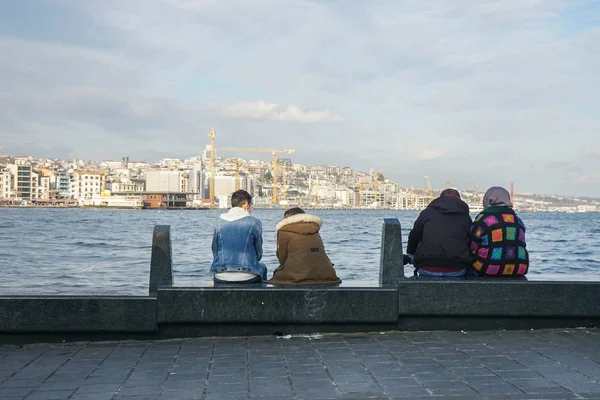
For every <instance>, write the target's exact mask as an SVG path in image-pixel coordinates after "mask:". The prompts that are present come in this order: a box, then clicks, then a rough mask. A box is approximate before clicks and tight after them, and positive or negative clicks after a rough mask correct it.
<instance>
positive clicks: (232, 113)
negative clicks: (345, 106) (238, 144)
mask: <svg viewBox="0 0 600 400" xmlns="http://www.w3.org/2000/svg"><path fill="white" fill-rule="evenodd" d="M278 108H279V107H278V106H277V104H275V103H266V102H264V101H254V102H250V101H249V102H240V103H234V104H230V105H227V106H224V107H222V108H221V113H222V114H223V115H224V116H226V117H231V118H247V119H270V120H275V121H284V122H303V123H313V122H323V121H341V120H342V117H340V116H339V115H335V114H332V113H331V112H329V110H323V111H303V110H302V109H301V108H300V107H298V106H295V105H290V106H288V107H287V108H286V109H285V110H282V111H278Z"/></svg>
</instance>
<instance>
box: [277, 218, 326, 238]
mask: <svg viewBox="0 0 600 400" xmlns="http://www.w3.org/2000/svg"><path fill="white" fill-rule="evenodd" d="M322 223H323V221H322V220H321V218H319V217H317V216H316V215H311V214H296V215H292V216H291V217H287V218H284V219H283V220H281V221H279V223H278V224H277V225H276V226H275V229H276V230H277V231H278V232H279V231H280V230H282V231H288V232H294V233H303V234H313V233H317V232H319V229H321V225H322Z"/></svg>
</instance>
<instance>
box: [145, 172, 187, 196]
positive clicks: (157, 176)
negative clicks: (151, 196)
mask: <svg viewBox="0 0 600 400" xmlns="http://www.w3.org/2000/svg"><path fill="white" fill-rule="evenodd" d="M187 175H188V174H187V172H184V171H172V170H159V169H151V170H148V172H147V173H146V192H165V193H167V192H168V193H182V192H187V191H188V179H187Z"/></svg>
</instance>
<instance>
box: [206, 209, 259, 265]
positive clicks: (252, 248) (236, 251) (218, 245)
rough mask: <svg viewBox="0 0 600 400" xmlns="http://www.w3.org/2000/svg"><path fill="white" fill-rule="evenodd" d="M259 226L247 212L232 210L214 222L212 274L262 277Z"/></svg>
mask: <svg viewBox="0 0 600 400" xmlns="http://www.w3.org/2000/svg"><path fill="white" fill-rule="evenodd" d="M262 244H263V240H262V224H261V222H260V220H259V219H258V218H255V217H252V216H251V215H250V214H249V213H248V212H247V211H246V210H244V209H242V208H240V207H233V208H231V209H230V210H229V211H228V212H227V213H225V214H222V215H221V216H220V217H219V218H218V220H217V226H216V227H215V231H214V234H213V240H212V252H213V263H212V266H211V268H210V272H211V274H213V275H214V274H217V273H220V272H247V273H251V274H255V275H260V276H262V275H263V272H264V271H263V269H264V265H263V264H262V263H259V261H260V259H261V258H262V255H263V250H262Z"/></svg>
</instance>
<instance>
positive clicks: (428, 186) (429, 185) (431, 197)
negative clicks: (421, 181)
mask: <svg viewBox="0 0 600 400" xmlns="http://www.w3.org/2000/svg"><path fill="white" fill-rule="evenodd" d="M425 179H426V180H427V189H429V201H432V200H433V189H432V188H431V181H430V180H429V177H428V176H426V177H425Z"/></svg>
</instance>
